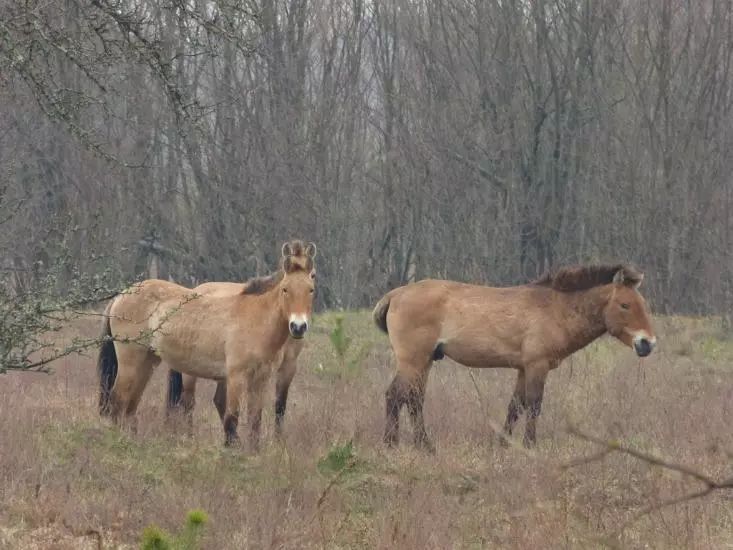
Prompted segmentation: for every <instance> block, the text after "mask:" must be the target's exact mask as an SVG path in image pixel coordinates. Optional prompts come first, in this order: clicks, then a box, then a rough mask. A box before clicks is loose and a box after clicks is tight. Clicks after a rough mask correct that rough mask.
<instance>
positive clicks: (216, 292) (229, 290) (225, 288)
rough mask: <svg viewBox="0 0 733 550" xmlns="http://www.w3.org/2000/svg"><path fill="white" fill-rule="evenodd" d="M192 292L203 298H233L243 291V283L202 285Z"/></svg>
mask: <svg viewBox="0 0 733 550" xmlns="http://www.w3.org/2000/svg"><path fill="white" fill-rule="evenodd" d="M193 290H194V292H196V293H197V294H201V295H203V296H235V295H237V294H241V293H242V292H243V291H244V283H229V282H224V283H213V282H212V283H203V284H200V285H199V286H197V287H196V288H194V289H193Z"/></svg>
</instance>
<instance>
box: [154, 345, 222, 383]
mask: <svg viewBox="0 0 733 550" xmlns="http://www.w3.org/2000/svg"><path fill="white" fill-rule="evenodd" d="M222 347H223V346H222ZM212 351H214V352H212ZM215 351H216V350H207V349H201V348H199V347H197V346H189V345H174V344H172V343H164V344H163V345H161V346H160V347H159V348H158V349H157V350H156V352H157V353H158V355H159V356H160V358H161V359H162V360H163V361H165V363H166V365H168V366H169V367H170V368H172V369H175V370H177V371H180V372H183V373H185V374H190V375H191V376H197V377H200V378H214V379H220V378H225V377H226V362H225V360H224V354H223V353H215Z"/></svg>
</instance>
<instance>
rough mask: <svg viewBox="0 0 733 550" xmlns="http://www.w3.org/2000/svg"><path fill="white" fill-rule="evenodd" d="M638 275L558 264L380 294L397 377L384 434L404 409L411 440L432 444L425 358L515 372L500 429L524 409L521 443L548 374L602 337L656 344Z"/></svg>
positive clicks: (377, 316) (648, 348) (393, 439)
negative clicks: (523, 280) (518, 279)
mask: <svg viewBox="0 0 733 550" xmlns="http://www.w3.org/2000/svg"><path fill="white" fill-rule="evenodd" d="M642 279H643V273H641V272H640V271H638V270H637V269H635V268H634V267H631V266H629V265H612V266H609V265H599V266H577V267H564V268H561V269H559V270H557V271H555V272H550V273H547V274H546V275H544V276H543V277H541V278H540V279H538V280H536V281H534V282H533V283H530V284H527V285H523V286H517V287H507V288H494V287H488V286H479V285H470V284H465V283H459V282H453V281H439V280H431V279H428V280H424V281H420V282H418V283H414V284H409V285H406V286H403V287H400V288H397V289H395V290H392V291H391V292H388V293H387V294H386V295H385V296H384V297H383V298H382V299H381V300H380V301H379V303H377V305H376V307H375V308H374V313H373V316H374V321H375V323H376V324H377V326H378V327H379V328H380V329H382V330H383V331H384V332H386V333H387V334H388V335H389V339H390V342H391V344H392V349H393V350H394V354H395V358H396V360H397V374H396V376H395V378H394V380H393V381H392V384H391V385H390V386H389V389H388V390H387V393H386V426H385V433H384V440H385V442H386V443H387V444H388V445H390V446H391V445H395V444H396V443H397V441H398V433H399V413H400V409H401V408H402V406H403V405H407V408H408V410H409V413H410V417H411V419H412V423H413V427H414V437H415V445H416V446H418V447H426V448H432V444H431V442H430V440H429V438H428V436H427V433H426V431H425V424H424V420H423V402H424V398H425V385H426V383H427V380H428V374H429V372H430V367H431V365H432V364H433V361H434V360H437V359H442V358H443V357H444V356H447V357H450V358H451V359H453V360H454V361H456V362H458V363H460V364H462V365H465V366H467V367H476V368H513V369H516V370H517V371H518V373H517V382H516V387H515V389H514V394H513V396H512V398H511V401H510V403H509V409H508V412H507V418H506V423H505V425H504V431H505V433H506V434H508V435H511V433H512V429H513V427H514V424H515V423H516V421H517V420H518V418H519V415H520V414H522V412H523V411H525V410H526V411H527V413H528V415H527V424H526V428H525V433H524V444H525V446H531V445H533V444H534V443H535V440H536V435H535V434H536V419H537V417H538V416H539V415H540V410H541V406H542V398H543V393H544V387H545V379H546V378H547V374H548V373H549V372H550V371H551V370H553V369H555V368H557V367H558V366H559V364H560V362H561V361H562V360H563V359H564V358H566V357H567V356H569V355H570V354H572V353H574V352H575V351H577V350H579V349H581V348H583V347H585V346H587V345H588V344H590V343H591V342H592V341H594V340H595V339H597V338H599V337H600V336H602V335H603V334H605V333H609V334H611V335H612V336H614V337H616V338H617V339H619V340H620V341H621V342H623V343H624V344H626V345H627V346H629V347H631V348H633V349H634V350H635V351H636V353H637V354H638V355H639V356H640V357H645V356H647V355H649V354H650V353H651V352H652V350H653V349H654V346H655V344H656V337H655V335H654V329H653V327H652V323H651V319H650V314H649V310H648V307H647V305H646V302H645V301H644V298H643V297H642V296H641V294H640V293H639V291H638V288H639V286H640V285H641V282H642Z"/></svg>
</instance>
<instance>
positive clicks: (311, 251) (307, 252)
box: [305, 243, 318, 260]
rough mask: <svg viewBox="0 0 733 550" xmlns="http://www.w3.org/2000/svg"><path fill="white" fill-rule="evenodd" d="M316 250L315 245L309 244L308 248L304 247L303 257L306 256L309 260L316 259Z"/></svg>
mask: <svg viewBox="0 0 733 550" xmlns="http://www.w3.org/2000/svg"><path fill="white" fill-rule="evenodd" d="M317 251H318V250H317V249H316V243H310V244H309V245H308V246H306V247H305V255H306V256H308V257H309V258H310V259H311V260H312V259H314V258H315V257H316V252H317Z"/></svg>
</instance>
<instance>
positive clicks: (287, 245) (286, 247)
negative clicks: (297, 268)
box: [282, 243, 293, 258]
mask: <svg viewBox="0 0 733 550" xmlns="http://www.w3.org/2000/svg"><path fill="white" fill-rule="evenodd" d="M292 254H293V249H292V248H290V243H284V244H283V248H282V255H283V258H285V257H287V256H292Z"/></svg>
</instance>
